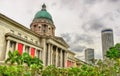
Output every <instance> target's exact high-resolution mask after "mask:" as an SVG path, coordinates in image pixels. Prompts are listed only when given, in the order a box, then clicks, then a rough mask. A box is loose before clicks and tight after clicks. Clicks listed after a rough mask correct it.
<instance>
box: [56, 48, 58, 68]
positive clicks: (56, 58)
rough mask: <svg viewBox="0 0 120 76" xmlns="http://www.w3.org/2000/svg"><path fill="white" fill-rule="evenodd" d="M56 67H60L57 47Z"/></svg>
mask: <svg viewBox="0 0 120 76" xmlns="http://www.w3.org/2000/svg"><path fill="white" fill-rule="evenodd" d="M56 67H58V47H56Z"/></svg>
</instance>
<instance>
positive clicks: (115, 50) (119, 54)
mask: <svg viewBox="0 0 120 76" xmlns="http://www.w3.org/2000/svg"><path fill="white" fill-rule="evenodd" d="M106 57H108V58H110V59H117V58H120V44H119V43H118V44H116V45H115V46H113V47H111V48H110V49H109V50H108V51H107V53H106Z"/></svg>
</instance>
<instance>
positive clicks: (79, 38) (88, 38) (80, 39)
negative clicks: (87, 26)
mask: <svg viewBox="0 0 120 76" xmlns="http://www.w3.org/2000/svg"><path fill="white" fill-rule="evenodd" d="M78 42H79V43H81V42H82V43H87V44H93V43H94V41H93V39H92V37H91V36H89V35H86V34H81V35H79V34H75V39H74V43H78Z"/></svg>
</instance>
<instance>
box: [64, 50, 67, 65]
mask: <svg viewBox="0 0 120 76" xmlns="http://www.w3.org/2000/svg"><path fill="white" fill-rule="evenodd" d="M64 57H65V59H64V67H67V52H66V51H65V52H64Z"/></svg>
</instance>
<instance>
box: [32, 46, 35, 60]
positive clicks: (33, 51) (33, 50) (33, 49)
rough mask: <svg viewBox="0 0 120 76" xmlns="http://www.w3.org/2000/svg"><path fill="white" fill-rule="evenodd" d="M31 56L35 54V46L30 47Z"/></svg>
mask: <svg viewBox="0 0 120 76" xmlns="http://www.w3.org/2000/svg"><path fill="white" fill-rule="evenodd" d="M31 56H32V58H34V56H35V48H31Z"/></svg>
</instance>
